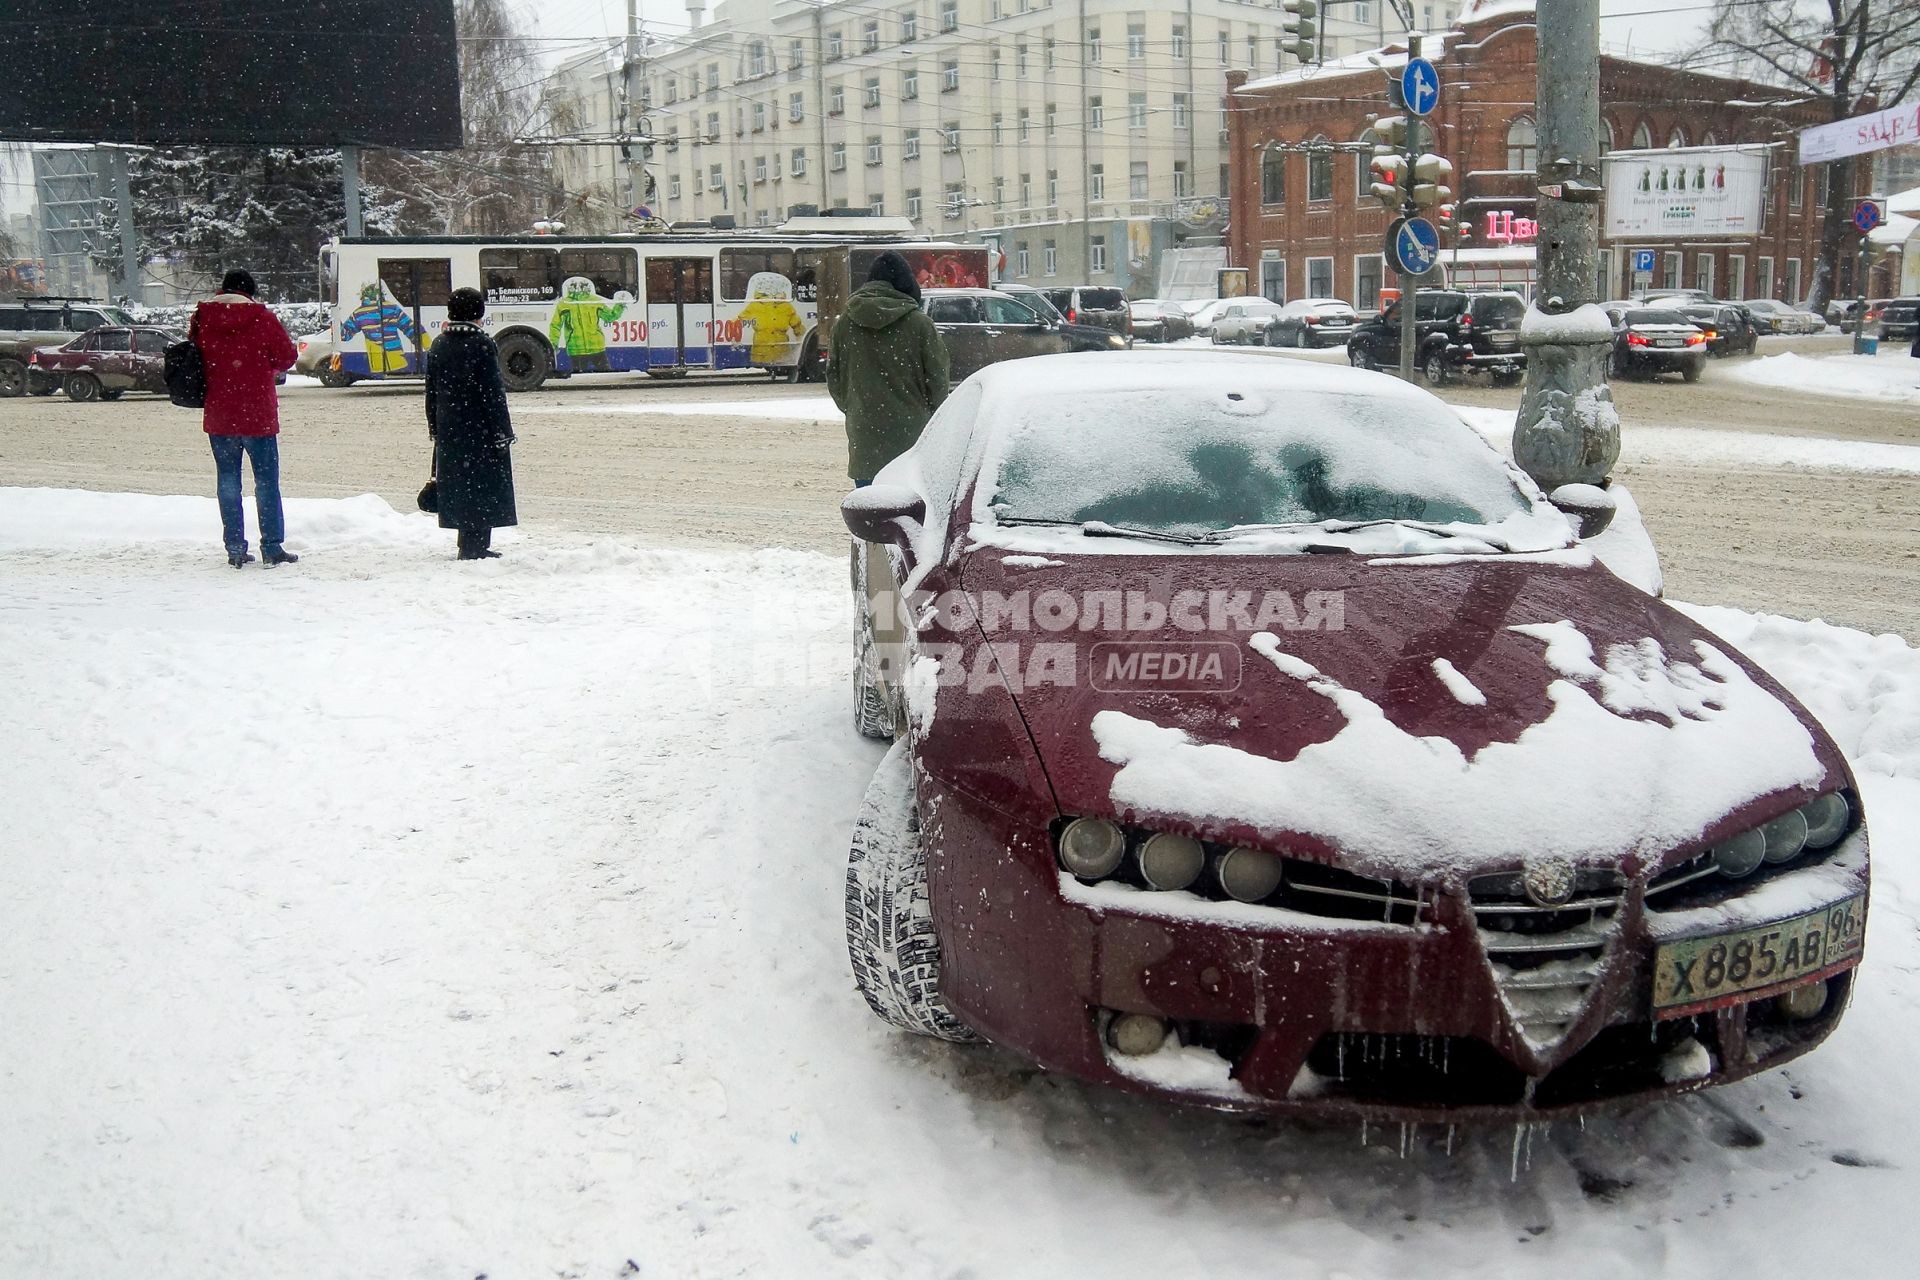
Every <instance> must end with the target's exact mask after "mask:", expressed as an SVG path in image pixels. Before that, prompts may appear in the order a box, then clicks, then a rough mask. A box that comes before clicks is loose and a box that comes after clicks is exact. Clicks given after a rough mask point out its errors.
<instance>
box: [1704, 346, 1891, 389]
mask: <svg viewBox="0 0 1920 1280" xmlns="http://www.w3.org/2000/svg"><path fill="white" fill-rule="evenodd" d="M1724 368H1725V374H1726V376H1727V377H1729V378H1733V379H1736V380H1737V381H1740V382H1746V383H1751V384H1753V385H1755V386H1761V387H1784V388H1787V389H1789V390H1793V391H1803V392H1808V393H1810V394H1813V395H1821V396H1851V397H1854V398H1857V399H1862V400H1894V401H1899V402H1902V403H1906V404H1920V360H1915V359H1913V358H1912V357H1910V356H1909V355H1908V354H1907V351H1906V344H1905V343H1898V344H1895V343H1888V344H1887V345H1886V346H1883V347H1882V348H1881V350H1880V354H1879V355H1877V356H1856V355H1854V354H1853V353H1852V352H1844V353H1838V354H1835V355H1826V356H1803V355H1797V354H1795V353H1793V352H1791V351H1788V352H1783V353H1782V354H1780V355H1777V356H1764V357H1762V358H1760V359H1758V360H1736V361H1729V362H1727V364H1726V365H1725V366H1724Z"/></svg>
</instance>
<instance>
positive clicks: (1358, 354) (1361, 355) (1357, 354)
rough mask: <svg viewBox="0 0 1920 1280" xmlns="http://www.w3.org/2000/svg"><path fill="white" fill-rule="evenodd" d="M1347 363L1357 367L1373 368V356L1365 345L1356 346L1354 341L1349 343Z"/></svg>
mask: <svg viewBox="0 0 1920 1280" xmlns="http://www.w3.org/2000/svg"><path fill="white" fill-rule="evenodd" d="M1347 363H1348V364H1350V365H1352V366H1353V367H1354V368H1356V369H1371V368H1373V357H1372V356H1371V355H1369V354H1367V350H1366V348H1365V347H1356V346H1354V345H1353V344H1352V343H1348V344H1347Z"/></svg>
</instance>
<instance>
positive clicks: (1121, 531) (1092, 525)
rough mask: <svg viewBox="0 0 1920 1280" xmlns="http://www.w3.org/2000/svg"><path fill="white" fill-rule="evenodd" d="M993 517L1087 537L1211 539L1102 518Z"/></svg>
mask: <svg viewBox="0 0 1920 1280" xmlns="http://www.w3.org/2000/svg"><path fill="white" fill-rule="evenodd" d="M993 519H994V523H995V524H1004V525H1041V526H1045V527H1048V528H1055V529H1078V530H1079V531H1080V532H1081V533H1083V534H1085V535H1086V536H1087V537H1089V538H1146V539H1149V540H1151V541H1154V542H1177V543H1179V544H1180V545H1181V546H1187V547H1199V546H1205V545H1206V544H1207V543H1209V542H1211V541H1212V540H1213V539H1211V538H1209V537H1200V536H1190V535H1187V534H1183V533H1166V532H1163V531H1161V530H1159V529H1134V528H1130V527H1128V526H1126V525H1118V524H1108V523H1107V522H1106V521H1104V520H1048V519H1043V518H1040V517H1037V516H1003V515H1000V514H998V513H996V514H995V515H994V517H993Z"/></svg>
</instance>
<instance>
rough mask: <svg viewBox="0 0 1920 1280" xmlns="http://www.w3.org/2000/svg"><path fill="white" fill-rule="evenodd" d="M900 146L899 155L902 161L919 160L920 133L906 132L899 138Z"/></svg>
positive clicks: (914, 131) (916, 130)
mask: <svg viewBox="0 0 1920 1280" xmlns="http://www.w3.org/2000/svg"><path fill="white" fill-rule="evenodd" d="M900 146H901V151H900V154H901V157H902V158H903V159H907V160H918V159H919V158H920V131H919V130H918V129H909V130H907V131H906V133H905V134H903V135H902V136H901V144H900Z"/></svg>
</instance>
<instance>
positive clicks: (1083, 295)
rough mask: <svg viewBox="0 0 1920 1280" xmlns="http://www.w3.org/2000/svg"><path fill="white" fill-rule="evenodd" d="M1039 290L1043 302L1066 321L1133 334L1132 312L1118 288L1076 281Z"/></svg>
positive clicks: (1122, 334) (1125, 335)
mask: <svg viewBox="0 0 1920 1280" xmlns="http://www.w3.org/2000/svg"><path fill="white" fill-rule="evenodd" d="M1040 292H1042V293H1044V294H1046V295H1047V301H1048V302H1051V303H1052V304H1053V306H1054V310H1056V311H1058V312H1059V313H1060V314H1061V315H1063V316H1065V317H1066V318H1067V323H1068V324H1092V325H1098V326H1100V327H1101V328H1102V329H1111V330H1113V331H1114V332H1115V333H1117V334H1119V335H1120V336H1121V337H1123V338H1128V339H1131V338H1132V337H1133V312H1132V311H1131V310H1129V309H1128V307H1127V295H1126V294H1124V293H1122V292H1121V291H1120V290H1118V289H1113V288H1109V287H1106V286H1104V285H1090V284H1076V285H1068V286H1066V287H1065V288H1057V289H1042V290H1041V291H1040Z"/></svg>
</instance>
